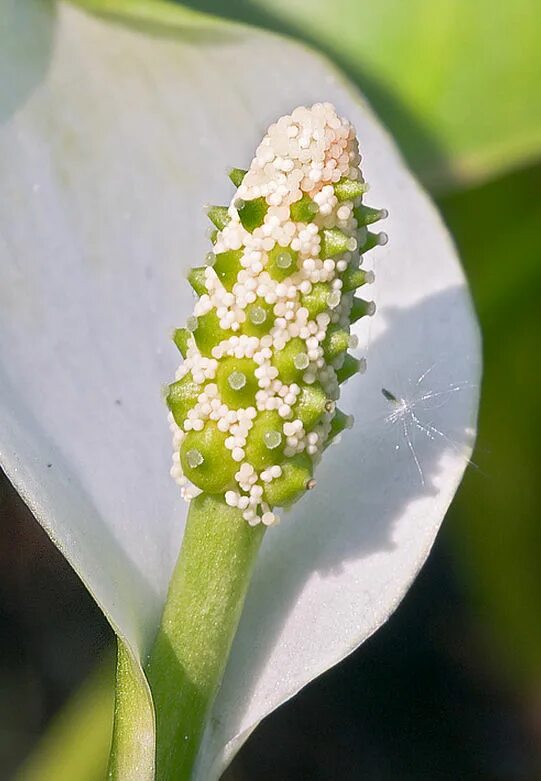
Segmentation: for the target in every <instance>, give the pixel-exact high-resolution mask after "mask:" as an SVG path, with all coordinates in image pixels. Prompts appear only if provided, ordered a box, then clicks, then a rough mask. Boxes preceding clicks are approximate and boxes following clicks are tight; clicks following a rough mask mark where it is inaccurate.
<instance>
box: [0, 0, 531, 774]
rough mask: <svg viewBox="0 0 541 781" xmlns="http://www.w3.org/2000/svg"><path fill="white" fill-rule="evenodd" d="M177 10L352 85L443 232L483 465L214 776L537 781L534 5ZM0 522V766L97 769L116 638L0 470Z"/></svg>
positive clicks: (234, 3) (451, 0) (258, 4)
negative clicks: (463, 295)
mask: <svg viewBox="0 0 541 781" xmlns="http://www.w3.org/2000/svg"><path fill="white" fill-rule="evenodd" d="M21 1H23V0H21ZM187 5H191V6H192V7H193V8H197V9H198V10H202V11H208V12H211V13H215V14H219V15H223V16H226V17H228V18H230V19H236V20H241V21H243V22H245V23H248V24H253V25H258V26H262V27H265V28H267V29H272V30H274V31H276V32H280V33H282V34H286V35H291V36H293V37H296V38H298V39H301V40H304V41H305V42H307V43H309V44H310V45H312V46H314V47H316V48H318V49H320V50H321V51H323V52H324V53H326V54H327V55H328V56H329V57H330V58H331V59H333V60H334V61H335V62H336V63H337V64H338V65H339V66H340V67H341V68H342V69H343V70H344V71H345V72H346V73H347V74H348V75H349V76H350V78H352V79H353V80H354V81H355V82H356V83H357V84H358V85H359V87H360V88H361V89H362V90H363V92H364V93H365V94H366V96H367V97H368V98H369V100H370V101H371V103H372V104H373V106H374V108H375V109H376V111H377V112H378V113H379V115H380V116H381V118H382V119H383V121H384V122H385V123H386V124H387V126H388V127H389V129H390V130H391V132H392V134H393V135H394V137H395V139H396V141H397V143H398V144H399V146H400V147H401V149H402V151H403V153H404V155H405V156H406V158H407V160H408V162H409V164H410V165H411V167H412V168H413V169H414V170H415V171H416V173H417V174H418V176H419V177H420V178H421V179H422V181H423V182H424V183H425V185H426V186H427V187H428V188H429V190H430V191H431V192H432V194H433V196H434V197H435V199H436V201H437V203H438V205H439V208H440V209H441V211H442V213H443V216H444V218H445V220H446V222H447V224H448V225H449V228H450V230H451V232H452V234H453V236H454V238H455V241H456V242H457V244H458V247H459V249H460V252H461V255H462V258H463V262H464V265H465V268H466V271H467V274H468V277H469V279H470V282H471V286H472V290H473V296H474V300H475V304H476V307H477V312H478V314H479V318H480V320H481V326H482V329H483V336H484V359H485V372H484V380H483V392H482V405H481V416H480V429H479V439H478V446H477V449H476V453H475V456H474V461H475V463H476V465H477V467H478V468H476V469H474V468H469V469H468V472H467V474H466V478H465V480H464V483H463V485H462V487H461V489H460V492H459V494H458V496H457V499H456V501H455V503H454V505H453V507H452V509H451V511H450V512H449V515H448V517H447V520H446V522H445V524H444V529H443V531H442V533H441V534H440V537H439V539H438V542H437V544H436V546H435V549H434V551H433V553H432V555H431V557H430V559H429V562H428V564H427V566H426V567H425V569H424V570H423V572H422V573H421V575H420V576H419V578H418V580H417V581H416V583H415V584H414V586H413V588H412V589H411V591H410V593H409V594H408V596H407V598H406V599H405V601H404V603H403V604H402V605H401V607H400V608H399V610H398V611H397V613H396V614H395V615H394V616H393V617H392V618H391V620H390V621H389V622H388V624H387V625H386V626H385V627H383V629H381V630H380V631H379V632H378V633H377V634H376V636H375V637H373V638H372V639H371V640H369V641H368V642H367V643H366V644H365V645H363V646H362V647H361V648H360V649H359V650H358V651H357V652H356V653H355V654H354V655H353V656H351V657H350V658H349V659H347V660H346V661H345V662H343V663H342V664H341V665H339V666H338V667H337V668H335V669H334V670H331V671H329V672H328V673H327V674H326V675H324V676H323V677H322V678H320V679H319V680H317V681H315V682H314V683H312V684H311V685H310V686H308V687H307V688H306V689H305V690H304V691H303V692H301V694H300V695H299V696H298V697H296V698H295V699H294V700H293V701H292V702H290V703H288V704H286V705H285V706H283V707H282V708H280V709H279V711H278V712H276V713H275V714H273V715H272V716H271V717H269V718H268V719H267V720H266V722H265V723H264V724H263V725H262V726H261V727H260V728H259V729H258V730H257V732H256V733H255V735H254V736H253V737H252V738H251V739H250V741H249V742H248V744H247V745H246V746H245V747H244V748H243V750H242V751H241V753H240V755H239V756H238V758H237V759H236V760H235V762H234V764H233V766H232V768H231V770H230V771H229V772H228V779H229V781H248V779H254V778H258V779H262V781H266V780H267V779H268V780H269V781H270V779H281V780H283V781H305V780H306V781H307V780H308V779H310V780H313V781H331V780H332V781H336V779H342V780H345V781H349V780H350V779H351V781H353V779H368V780H369V781H388V780H389V781H390V779H399V780H400V781H417V780H418V779H419V780H422V781H424V780H425V779H427V780H428V779H430V780H431V781H440V779H441V780H442V781H443V779H464V780H469V779H487V780H488V781H490V780H491V779H494V781H536V779H541V621H540V612H541V611H540V609H539V604H540V602H541V523H540V509H541V501H540V497H541V487H540V482H541V416H540V414H539V406H540V401H539V399H540V386H541V369H540V366H539V360H540V352H541V351H540V337H541V164H539V162H538V161H539V160H540V159H541V154H540V153H541V47H540V46H539V40H540V38H541V4H540V3H539V2H538V1H537V0H536V2H533V1H532V0H517V2H515V3H514V4H513V6H512V7H509V6H508V5H507V4H496V3H494V2H487V1H486V0H476V1H475V2H473V3H472V2H465V1H462V0H460V1H459V0H448V1H446V2H443V1H439V0H408V2H404V0H383V2H380V3H379V4H378V3H374V2H370V3H368V2H364V0H336V1H335V2H323V0H293V1H292V0H289V2H286V0H275V1H274V2H272V3H271V2H268V1H267V0H257V1H256V0H253V1H252V2H243V0H229V2H225V0H223V1H222V2H220V0H202V1H201V2H196V0H193V2H192V3H187ZM0 519H1V523H2V535H1V537H0V634H1V636H2V643H1V645H0V768H1V769H0V778H6V779H10V778H19V781H49V779H53V778H55V779H58V781H64V779H74V780H75V781H86V779H88V781H91V779H95V780H96V781H97V779H99V778H100V773H101V768H102V767H103V764H102V763H103V762H104V755H105V754H106V751H107V731H108V718H109V715H110V709H111V676H112V663H113V654H112V640H113V638H112V634H111V631H110V629H109V627H108V625H107V624H106V622H105V620H104V619H103V617H102V616H101V614H100V613H99V611H98V610H97V608H96V607H95V605H94V603H93V601H92V600H91V598H90V597H89V596H88V595H87V594H86V592H85V590H84V588H83V586H82V585H81V584H80V582H79V581H78V579H77V577H76V576H75V575H74V574H73V572H72V571H71V569H70V568H69V566H68V565H67V564H66V563H65V561H64V560H63V559H62V557H61V556H60V554H59V553H58V552H57V551H56V550H55V549H54V547H53V546H52V544H51V543H50V542H49V540H48V539H47V537H46V536H45V534H44V533H43V532H42V530H41V529H40V527H39V526H38V525H37V524H36V522H35V521H34V520H33V518H32V517H31V516H30V514H29V512H28V511H27V510H26V508H25V507H24V505H23V504H22V502H21V501H20V499H19V498H18V497H17V495H16V494H15V493H14V492H13V490H12V489H11V487H10V486H9V484H8V483H7V481H6V480H5V478H3V477H2V478H1V480H0ZM89 712H91V713H92V714H93V718H92V720H91V721H89V720H88V716H87V714H88V713H89ZM82 714H84V718H83V715H82ZM66 735H71V736H72V737H73V738H74V739H73V740H72V741H71V749H70V751H67V749H66V747H65V746H66V742H65V737H66ZM62 741H64V743H63V746H64V747H63V748H61V744H62ZM98 747H101V748H98ZM60 758H61V760H60ZM82 758H84V762H81V759H82ZM59 763H60V766H61V767H62V771H61V770H60V769H59ZM70 763H73V764H70ZM17 770H18V773H17Z"/></svg>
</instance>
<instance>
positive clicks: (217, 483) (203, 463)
mask: <svg viewBox="0 0 541 781" xmlns="http://www.w3.org/2000/svg"><path fill="white" fill-rule="evenodd" d="M226 438H227V434H224V433H223V432H221V431H220V430H219V429H218V426H217V425H216V423H214V421H212V420H209V421H207V423H205V426H204V428H203V430H202V431H189V432H188V433H187V434H186V436H185V437H184V440H183V442H182V445H181V447H180V462H181V464H182V469H183V471H184V474H185V475H186V477H187V478H188V479H189V480H190V481H191V482H192V483H193V484H194V485H196V486H197V487H198V488H200V489H201V490H202V491H207V493H209V494H218V493H222V492H223V491H226V490H227V488H228V486H229V485H230V484H231V483H232V482H233V479H234V477H235V472H236V471H237V468H238V464H236V463H235V461H233V458H232V457H231V453H230V451H229V450H228V449H227V448H226V446H225V440H226Z"/></svg>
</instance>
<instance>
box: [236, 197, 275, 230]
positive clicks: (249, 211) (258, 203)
mask: <svg viewBox="0 0 541 781" xmlns="http://www.w3.org/2000/svg"><path fill="white" fill-rule="evenodd" d="M268 208H269V207H268V205H267V202H266V200H265V199H264V198H254V199H253V200H252V201H242V204H240V205H239V206H237V211H238V213H239V219H240V221H241V223H242V227H243V228H244V229H245V230H247V231H248V233H253V232H254V231H255V229H256V228H259V227H260V226H261V225H263V222H264V220H265V215H266V214H267V211H268Z"/></svg>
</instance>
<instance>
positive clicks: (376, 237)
mask: <svg viewBox="0 0 541 781" xmlns="http://www.w3.org/2000/svg"><path fill="white" fill-rule="evenodd" d="M386 243H387V235H386V234H385V233H383V232H381V233H373V232H372V231H366V235H365V236H363V237H362V238H361V240H360V241H359V249H360V251H361V252H362V253H365V252H369V250H371V249H373V248H374V247H379V246H382V245H383V244H386Z"/></svg>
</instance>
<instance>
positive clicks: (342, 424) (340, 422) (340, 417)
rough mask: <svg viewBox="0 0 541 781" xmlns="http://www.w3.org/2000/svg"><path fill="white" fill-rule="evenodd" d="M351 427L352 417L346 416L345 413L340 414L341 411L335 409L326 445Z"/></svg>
mask: <svg viewBox="0 0 541 781" xmlns="http://www.w3.org/2000/svg"><path fill="white" fill-rule="evenodd" d="M352 426H353V416H352V415H346V413H345V412H342V410H341V409H338V407H337V408H336V410H335V412H334V416H333V419H332V420H331V431H330V434H329V439H328V440H327V444H329V445H330V443H331V442H332V440H333V439H335V438H336V437H337V436H338V435H339V434H341V433H342V432H343V431H345V430H346V429H348V428H351V427H352Z"/></svg>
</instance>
